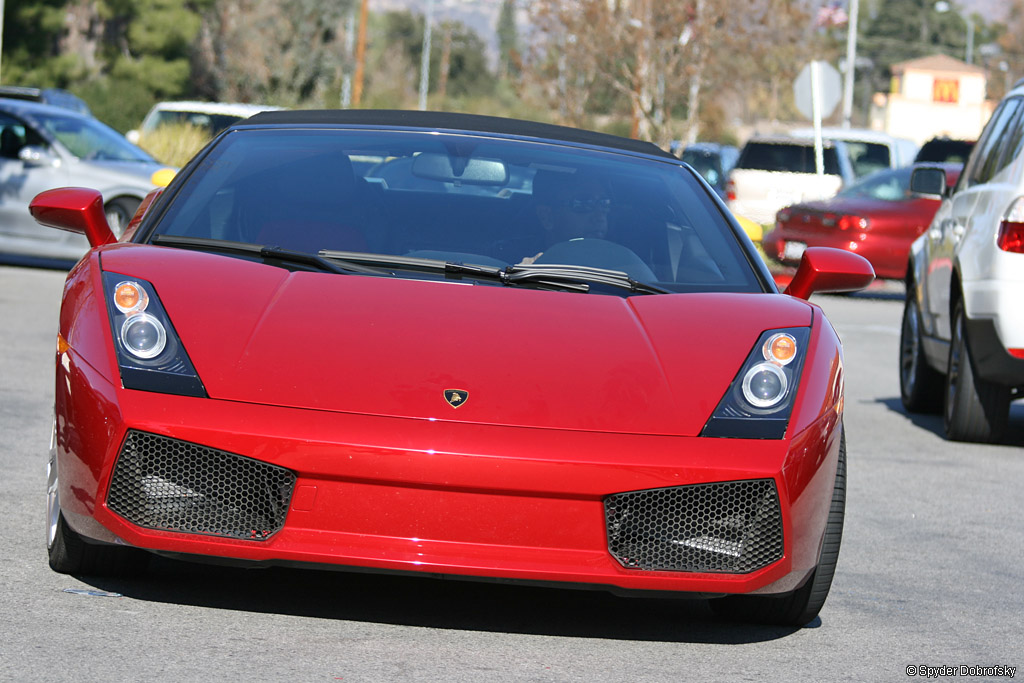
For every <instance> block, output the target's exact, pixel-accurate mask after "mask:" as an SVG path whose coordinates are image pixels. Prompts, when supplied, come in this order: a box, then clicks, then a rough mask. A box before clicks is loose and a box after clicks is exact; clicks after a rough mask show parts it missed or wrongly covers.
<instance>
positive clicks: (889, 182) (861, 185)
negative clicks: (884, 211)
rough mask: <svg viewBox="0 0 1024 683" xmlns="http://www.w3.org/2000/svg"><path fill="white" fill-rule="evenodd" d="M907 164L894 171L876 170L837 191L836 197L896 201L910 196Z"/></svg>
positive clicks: (909, 168)
mask: <svg viewBox="0 0 1024 683" xmlns="http://www.w3.org/2000/svg"><path fill="white" fill-rule="evenodd" d="M912 170H913V169H912V168H911V167H909V166H907V167H906V168H900V169H897V170H894V171H878V172H877V173H873V174H871V175H869V176H868V177H866V178H862V179H861V180H858V181H857V182H855V183H854V184H852V185H850V186H849V187H846V188H844V189H842V190H840V191H839V193H838V194H837V195H836V196H838V197H870V198H871V199H879V200H882V201H889V202H897V201H902V200H904V199H908V198H909V197H910V172H911V171H912Z"/></svg>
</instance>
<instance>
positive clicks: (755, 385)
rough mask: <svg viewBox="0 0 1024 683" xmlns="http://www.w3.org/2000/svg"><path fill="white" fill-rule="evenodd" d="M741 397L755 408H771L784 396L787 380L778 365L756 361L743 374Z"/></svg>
mask: <svg viewBox="0 0 1024 683" xmlns="http://www.w3.org/2000/svg"><path fill="white" fill-rule="evenodd" d="M742 386H743V398H745V399H746V400H747V403H749V404H750V405H752V406H754V407H756V408H771V407H772V406H774V405H777V404H778V403H779V401H781V400H782V399H784V398H785V397H786V390H787V389H789V381H788V380H787V379H786V373H784V372H783V371H782V370H781V369H780V368H779V366H777V365H773V364H772V363H758V364H757V365H755V366H754V367H752V368H750V369H749V370H747V372H746V374H745V375H743V385H742Z"/></svg>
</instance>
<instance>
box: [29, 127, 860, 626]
mask: <svg viewBox="0 0 1024 683" xmlns="http://www.w3.org/2000/svg"><path fill="white" fill-rule="evenodd" d="M31 211H32V213H33V215H34V216H35V218H36V220H38V221H39V222H40V223H42V224H43V225H46V226H51V227H55V228H61V229H64V230H71V231H74V232H80V233H83V234H85V235H86V236H87V237H88V239H89V241H90V243H91V244H92V249H91V250H90V251H89V252H88V254H86V256H85V257H83V259H82V260H81V261H80V262H79V263H78V264H77V265H76V266H75V267H74V268H73V269H72V270H71V272H70V273H69V275H68V278H67V283H66V286H65V289H64V296H63V305H62V308H61V313H60V323H59V335H58V338H57V354H56V364H55V365H56V397H55V398H56V400H55V413H56V414H55V420H54V432H53V448H52V451H51V455H50V462H49V480H48V529H49V535H48V550H49V562H50V566H51V567H52V568H53V569H54V570H56V571H58V572H68V573H82V574H101V573H124V572H129V571H138V570H140V569H142V568H143V566H144V564H145V560H146V559H147V558H148V557H149V556H150V552H156V553H160V554H164V555H178V556H181V557H183V558H195V557H197V556H206V557H216V558H218V559H219V560H221V561H225V560H226V561H235V562H238V563H239V564H243V565H250V566H252V565H257V566H258V565H280V564H301V565H303V566H319V567H323V568H335V569H345V568H358V569H362V570H367V569H369V570H381V571H405V572H409V573H413V574H415V573H423V574H430V575H439V574H441V575H448V576H459V577H466V578H477V579H496V580H502V581H509V580H514V581H522V582H527V583H529V582H543V583H545V584H548V585H550V584H552V583H559V584H562V585H565V586H567V587H590V588H601V589H606V590H610V591H614V592H617V593H624V594H645V593H646V594H651V592H652V591H657V592H670V593H673V594H677V595H680V596H690V597H699V598H703V599H710V600H711V604H712V606H713V607H714V609H715V610H716V611H718V612H719V613H720V614H722V615H725V616H727V617H731V618H738V619H747V620H754V621H764V622H772V623H782V624H792V625H801V624H805V623H807V622H809V621H810V620H812V619H813V618H814V617H815V615H817V613H818V611H819V609H820V608H821V607H822V605H823V603H824V602H825V598H826V595H827V594H828V591H829V586H830V585H831V581H832V576H833V572H834V570H835V567H836V561H837V557H838V553H839V545H840V537H841V534H842V525H843V515H844V501H845V471H846V466H845V441H844V433H843V419H842V418H843V377H844V370H843V355H842V349H841V346H840V343H839V340H838V338H837V336H836V333H835V332H834V331H833V329H832V327H831V325H830V324H829V322H828V320H827V319H826V318H825V316H824V315H823V313H822V311H821V309H820V308H818V307H817V306H815V305H813V304H810V303H808V302H807V301H806V299H807V298H808V297H809V296H810V294H811V293H812V292H815V291H819V292H820V291H848V290H854V289H859V288H861V287H864V286H866V285H867V284H868V283H869V282H870V281H871V280H872V278H873V277H874V273H873V271H872V269H871V266H870V265H869V264H868V263H867V261H865V260H864V259H862V258H861V257H860V256H857V255H855V254H850V253H846V252H842V251H837V250H831V249H825V248H809V249H808V250H807V251H806V252H805V253H804V255H803V260H802V263H801V265H800V268H799V271H798V272H797V274H796V276H795V278H794V279H793V281H792V283H791V284H790V285H789V287H788V289H787V290H786V291H785V292H783V293H780V292H779V291H778V290H777V289H776V286H775V284H774V283H773V281H772V278H771V275H770V274H769V272H768V270H767V269H766V267H765V266H764V264H763V263H762V261H761V260H760V258H759V256H758V254H757V252H756V250H755V249H754V247H753V246H752V244H751V243H750V241H749V239H748V238H747V237H746V236H745V234H744V232H743V230H742V229H741V228H740V227H739V226H738V225H737V224H736V222H735V221H734V219H733V218H732V217H731V216H730V214H729V212H728V211H727V210H726V208H725V206H724V205H723V204H722V203H721V201H720V200H719V199H718V198H717V196H716V195H715V194H714V192H713V191H712V190H711V189H710V188H709V187H708V186H707V184H706V183H704V182H703V181H702V180H701V179H700V177H699V176H698V175H697V174H696V173H695V172H694V171H693V170H692V169H691V168H690V167H688V166H687V165H685V164H684V163H682V162H681V161H679V160H678V159H676V158H674V157H673V156H671V155H669V154H668V153H666V152H662V151H661V150H659V149H658V148H657V147H655V146H653V145H651V144H648V143H644V142H638V141H635V140H627V139H623V138H618V137H614V136H609V135H604V134H599V133H591V132H587V131H581V130H575V129H569V128H562V127H558V126H551V125H545V124H539V123H532V122H524V121H514V120H508V119H499V118H489V117H477V116H470V115H460V114H441V113H423V112H395V111H329V112H328V111H323V112H299V111H291V112H270V113H264V114H259V115H257V116H254V117H252V118H250V119H248V120H246V121H244V122H242V123H240V124H238V125H235V126H234V127H232V128H230V129H228V130H227V131H225V132H223V133H222V134H220V135H219V136H218V137H217V138H216V139H215V140H214V141H213V142H212V143H211V144H210V145H209V146H208V147H206V148H205V149H204V150H203V151H201V152H200V153H199V154H198V155H197V156H196V157H195V158H194V159H193V160H192V161H191V162H190V163H189V164H188V165H187V166H186V167H185V168H184V169H182V171H181V172H180V173H179V174H178V176H177V177H176V178H175V179H174V180H173V182H171V184H170V185H169V186H168V187H167V188H166V189H164V190H162V191H154V193H152V194H151V195H150V197H148V198H147V200H146V201H145V202H144V203H143V205H142V206H141V207H140V209H139V211H138V212H137V214H136V215H135V217H134V219H133V221H132V223H131V224H130V226H129V229H128V231H127V232H126V234H125V235H124V237H123V238H122V239H121V240H120V241H115V239H114V237H113V236H112V234H111V232H110V229H109V228H108V226H107V223H106V220H105V218H104V213H103V203H102V199H101V197H100V195H99V194H98V193H97V192H95V191H92V190H88V189H82V188H65V189H59V190H51V191H48V192H45V193H43V194H40V195H39V196H38V197H36V199H35V201H34V202H33V204H32V207H31Z"/></svg>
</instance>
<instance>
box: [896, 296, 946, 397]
mask: <svg viewBox="0 0 1024 683" xmlns="http://www.w3.org/2000/svg"><path fill="white" fill-rule="evenodd" d="M900 400H902V401H903V407H904V408H906V409H907V410H908V411H909V412H911V413H932V414H936V415H937V414H939V413H940V412H942V401H943V391H942V373H940V372H938V371H937V370H936V369H935V368H933V367H932V366H930V365H928V359H927V358H925V355H924V346H923V343H922V341H921V309H920V307H919V306H918V304H917V297H916V296H915V295H914V291H913V289H912V288H911V287H909V286H908V287H907V300H906V303H905V304H904V306H903V325H902V327H901V329H900Z"/></svg>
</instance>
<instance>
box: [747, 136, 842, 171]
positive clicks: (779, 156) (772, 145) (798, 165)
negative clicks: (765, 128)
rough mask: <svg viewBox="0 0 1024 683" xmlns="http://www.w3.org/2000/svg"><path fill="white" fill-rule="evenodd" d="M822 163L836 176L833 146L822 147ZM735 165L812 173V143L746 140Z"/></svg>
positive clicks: (836, 158)
mask: <svg viewBox="0 0 1024 683" xmlns="http://www.w3.org/2000/svg"><path fill="white" fill-rule="evenodd" d="M822 163H823V164H824V166H825V168H824V170H825V173H826V174H828V175H840V171H839V160H838V157H837V154H836V149H835V147H825V148H824V149H822ZM736 168H749V169H753V170H758V171H783V172H786V173H815V172H816V163H815V159H814V146H813V145H805V144H800V143H791V142H748V143H747V144H746V145H745V146H744V147H743V152H742V153H741V154H740V160H739V161H738V162H737V164H736Z"/></svg>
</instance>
